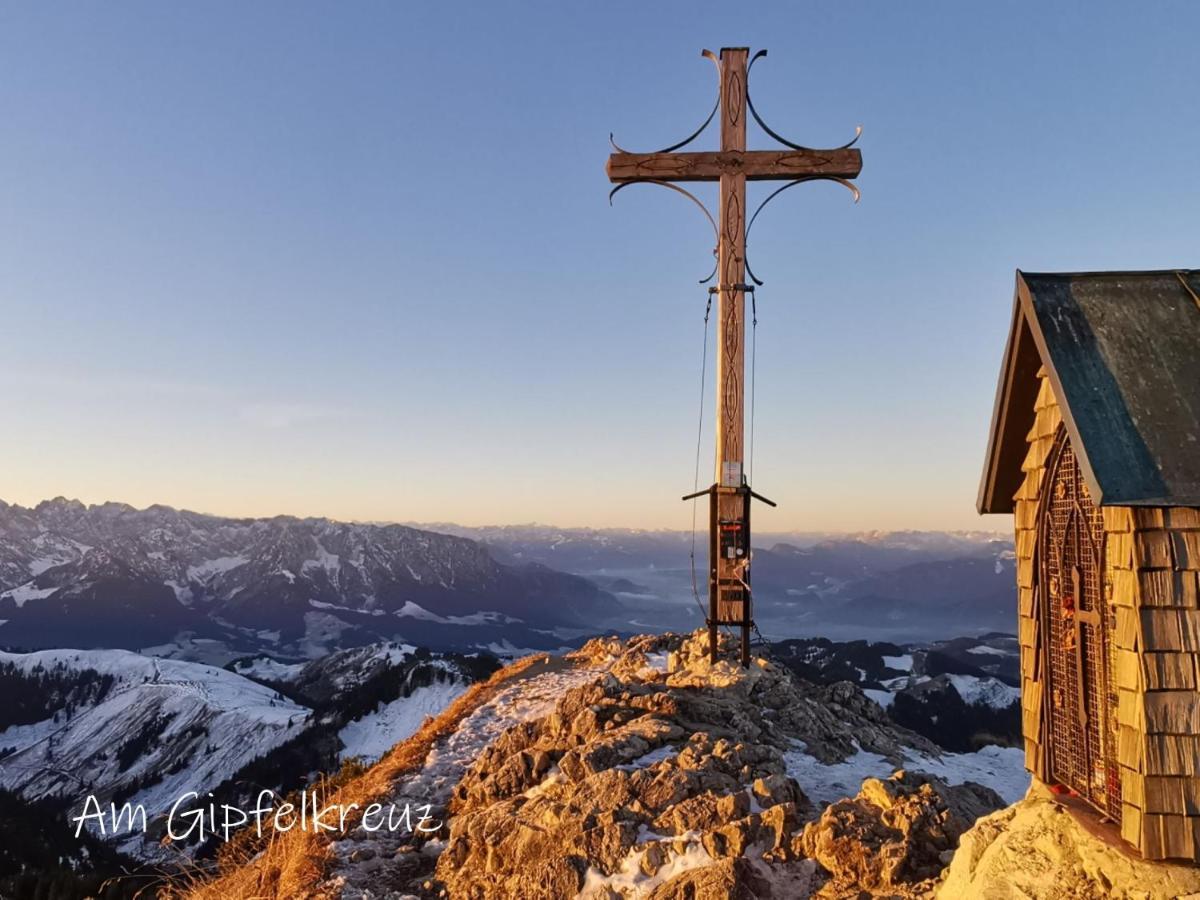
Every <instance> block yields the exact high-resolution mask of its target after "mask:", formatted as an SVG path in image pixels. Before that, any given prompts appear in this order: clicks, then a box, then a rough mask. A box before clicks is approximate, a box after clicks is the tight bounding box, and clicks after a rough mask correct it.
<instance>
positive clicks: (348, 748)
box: [338, 681, 467, 763]
mask: <svg viewBox="0 0 1200 900" xmlns="http://www.w3.org/2000/svg"><path fill="white" fill-rule="evenodd" d="M466 689H467V686H466V685H465V684H463V683H462V682H461V681H437V682H434V683H433V684H430V685H423V686H421V687H418V688H416V689H415V690H413V692H412V693H411V694H409V695H408V696H407V697H399V698H397V699H395V700H392V701H391V702H390V703H383V704H380V705H379V706H378V707H377V708H376V709H375V711H374V712H370V713H367V714H366V715H365V716H363V717H362V718H361V719H355V720H354V721H353V722H349V723H348V724H347V725H346V726H345V727H343V728H342V730H341V731H339V732H338V738H339V739H340V740H341V742H342V744H343V747H342V750H341V751H340V752H339V753H338V759H339V760H341V761H342V762H345V761H346V760H347V759H349V758H351V757H353V756H357V757H359V758H360V759H362V761H363V762H365V763H373V762H375V761H376V760H378V759H379V758H380V757H382V756H383V755H384V754H385V753H387V752H388V751H389V750H390V749H392V747H394V746H395V745H396V744H398V743H400V741H403V740H404V739H406V738H409V737H411V736H412V735H414V734H416V732H417V730H418V729H419V728H420V727H421V723H422V722H424V721H425V717H426V716H436V715H437V714H438V713H440V712H441V711H442V710H444V709H445V708H446V707H447V706H449V705H450V703H451V702H452V701H453V700H454V698H455V697H457V696H458V695H459V694H461V693H462V692H463V691H465V690H466Z"/></svg>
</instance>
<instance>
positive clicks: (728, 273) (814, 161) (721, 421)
mask: <svg viewBox="0 0 1200 900" xmlns="http://www.w3.org/2000/svg"><path fill="white" fill-rule="evenodd" d="M749 52H750V51H749V49H748V48H746V47H725V48H723V49H722V50H721V55H720V57H719V58H718V57H717V56H716V55H715V54H713V53H712V52H711V51H709V50H705V51H703V55H704V56H705V57H707V58H708V59H711V60H712V61H713V63H714V64H715V65H716V67H717V72H718V76H719V79H720V92H719V96H718V99H717V105H716V106H715V107H714V108H713V111H712V112H711V113H709V116H708V118H707V119H706V120H705V122H704V124H703V125H701V126H700V128H699V129H697V131H696V132H695V133H694V134H692V135H691V137H689V138H687V139H686V140H684V141H682V142H681V143H678V144H674V145H673V146H670V147H667V148H665V149H664V150H660V151H659V152H657V153H628V152H626V151H624V150H622V149H621V148H620V147H618V146H617V145H616V144H615V143H613V148H614V149H615V150H616V151H617V152H616V153H613V154H612V155H611V156H609V158H608V165H607V171H608V177H609V180H611V181H613V182H616V184H617V186H616V187H615V188H613V190H612V194H610V195H609V197H610V199H611V197H612V195H613V194H616V192H617V191H619V190H621V189H622V188H623V187H626V186H627V185H629V184H636V183H640V182H648V183H651V184H661V185H663V186H664V187H669V188H671V189H672V190H675V191H678V192H680V193H682V194H684V195H685V196H687V197H689V198H690V199H691V200H692V201H694V202H695V203H696V204H697V205H698V206H700V208H701V209H702V210H704V213H705V215H707V216H708V220H709V222H710V223H712V225H713V230H714V231H715V232H716V238H717V247H716V256H717V268H716V271H715V273H714V274H715V275H716V277H717V284H716V286H715V287H712V288H709V292H710V294H711V293H716V294H717V321H718V322H719V323H720V325H719V327H720V334H719V336H718V339H717V392H716V393H717V419H716V436H717V448H716V476H715V477H716V481H715V483H714V484H713V485H712V487H710V488H708V489H707V490H705V491H701V492H700V493H698V494H690V495H688V496H687V497H685V498H684V499H685V500H690V499H693V498H695V497H698V496H700V495H701V494H708V495H709V498H710V500H709V510H710V512H709V553H708V558H709V563H708V568H709V594H708V597H709V608H708V634H709V647H710V652H711V656H712V660H713V662H716V659H717V629H718V627H719V626H720V625H736V626H738V627H740V629H741V637H742V650H741V661H742V665H744V666H745V665H749V663H750V629H751V628H752V627H753V625H754V620H753V615H752V610H751V597H750V499H751V498H752V497H753V498H755V499H759V500H763V501H764V502H766V503H768V504H770V505H771V506H774V505H775V504H774V503H771V501H769V500H766V499H765V498H764V497H760V496H759V495H758V494H756V493H754V492H753V491H752V490H751V489H750V485H749V483H748V482H747V480H746V476H745V472H744V470H743V465H742V463H743V435H744V426H743V419H744V416H743V411H744V407H745V402H744V400H745V377H744V376H745V368H746V366H745V348H746V325H745V306H746V293H748V292H749V293H753V291H754V288H753V287H752V286H751V285H748V284H746V283H745V279H746V272H747V265H746V234H747V231H748V228H749V225H748V223H747V219H746V182H747V181H748V180H749V181H787V182H788V183H787V184H784V185H783V186H782V187H780V188H777V189H776V190H775V191H774V192H773V193H772V194H770V195H769V196H768V197H767V199H766V200H764V201H763V203H762V204H761V205H760V206H759V207H758V210H756V211H755V213H754V215H752V216H750V219H749V223H750V224H752V223H753V222H754V218H755V216H757V215H758V212H759V211H761V210H762V208H763V206H765V205H766V204H767V202H769V201H770V200H771V198H772V197H774V196H775V195H776V194H778V193H779V192H780V191H782V190H784V189H786V188H789V187H791V186H792V185H795V184H799V183H801V182H805V181H819V180H824V181H836V182H839V183H841V184H843V185H844V186H846V187H848V188H849V189H850V190H851V191H853V192H854V195H855V199H856V200H857V199H858V189H857V188H855V187H854V186H853V185H852V184H851V183H850V181H849V179H851V178H854V177H856V176H857V175H858V173H859V171H860V170H861V169H862V155H861V154H860V153H859V151H858V150H855V149H853V144H854V143H855V141H857V140H858V136H857V134H856V135H855V138H854V140H852V141H850V143H848V144H846V145H844V146H842V147H838V148H836V149H833V150H813V149H810V148H807V147H802V146H800V145H799V144H793V143H792V142H790V141H787V140H785V139H784V138H782V137H780V136H779V135H778V134H776V133H775V132H774V131H772V130H771V129H770V128H769V127H767V125H766V123H765V122H763V120H762V119H761V118H760V117H759V115H758V113H757V111H756V110H755V109H754V103H753V102H752V101H751V99H750V93H749V89H748V82H747V79H748V76H749V73H750V68H751V67H752V66H753V65H754V62H755V60H757V59H758V58H759V57H760V56H765V55H766V51H765V50H760V51H759V52H758V53H756V54H755V55H754V58H753V59H751V60H749V63H747V56H748V55H749ZM718 111H719V112H720V117H721V149H720V150H718V151H715V152H701V153H697V152H687V153H679V152H676V151H678V150H679V149H680V148H681V147H684V146H686V145H687V144H689V143H691V142H692V141H693V140H694V139H695V138H696V137H698V136H699V135H700V133H701V132H702V131H704V129H705V128H707V127H708V124H709V123H710V122H711V121H712V119H713V116H715V115H716V114H717V113H718ZM747 113H749V114H750V115H751V116H753V117H754V120H755V121H756V122H757V123H758V124H759V125H760V126H761V127H762V129H763V131H765V132H766V133H767V134H768V135H770V136H771V137H772V138H774V139H775V140H777V141H779V143H781V144H783V145H784V147H785V148H786V149H783V150H747V149H746V116H747ZM859 133H861V129H859ZM610 140H611V138H610ZM683 181H718V182H720V205H719V207H718V213H717V219H716V220H714V219H713V217H712V215H711V214H710V213H709V212H708V210H707V209H706V208H705V207H704V204H703V203H701V202H700V201H699V200H697V199H696V197H694V196H693V195H691V194H690V193H688V192H687V191H685V190H684V189H683V188H681V187H679V186H678V185H677V184H675V182H683ZM718 222H719V223H720V224H719V226H718ZM750 275H751V278H752V279H753V280H754V281H755V283H756V284H761V283H762V282H760V281H758V280H757V279H755V278H754V275H753V272H751V273H750ZM711 277H712V276H710V278H711ZM707 280H708V279H705V281H707Z"/></svg>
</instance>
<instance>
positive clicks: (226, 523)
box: [0, 498, 619, 663]
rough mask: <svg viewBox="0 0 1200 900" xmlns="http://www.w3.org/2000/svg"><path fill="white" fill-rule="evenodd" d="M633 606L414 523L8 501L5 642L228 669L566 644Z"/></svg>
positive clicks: (4, 511) (1, 509) (0, 627)
mask: <svg viewBox="0 0 1200 900" xmlns="http://www.w3.org/2000/svg"><path fill="white" fill-rule="evenodd" d="M618 608H619V604H618V603H617V602H616V601H615V600H614V598H613V597H612V596H611V595H609V594H607V593H605V592H604V591H602V590H600V589H598V588H597V587H596V586H595V585H594V584H592V583H591V582H589V581H587V580H586V579H584V578H581V577H578V576H574V575H568V574H565V573H563V572H559V571H555V570H554V569H551V568H548V567H546V566H544V565H541V564H538V563H517V564H509V563H502V562H499V561H497V560H496V559H495V558H494V557H493V556H492V555H491V554H490V553H489V551H488V550H487V549H486V548H485V547H484V546H482V545H481V544H479V543H478V542H476V541H473V540H470V539H466V538H462V537H456V536H452V535H445V534H438V533H435V532H430V531H423V530H420V529H415V528H409V527H405V526H401V525H370V524H352V523H344V522H335V521H331V520H329V519H321V518H309V519H297V518H292V517H288V516H278V517H275V518H271V519H231V518H222V517H218V516H211V515H202V514H199V513H193V512H187V511H181V510H176V509H172V508H170V507H167V506H151V507H149V508H147V509H144V510H138V509H134V508H133V507H131V506H127V505H125V504H120V503H105V504H100V505H93V506H85V505H83V504H82V503H79V502H78V501H74V500H65V499H62V498H58V499H55V500H49V501H45V502H43V503H40V504H38V505H37V506H36V507H33V508H32V509H30V508H26V507H21V506H15V505H8V504H5V503H3V502H2V501H0V623H2V624H0V646H5V647H9V648H13V649H22V650H31V649H40V648H52V647H84V648H94V647H118V648H127V649H145V648H154V649H155V652H156V653H157V655H166V656H179V657H187V658H193V659H203V660H206V661H214V662H219V663H223V662H225V661H227V660H228V659H230V658H233V657H235V656H239V655H244V654H246V653H252V652H254V651H256V650H259V649H264V648H267V649H270V650H271V651H272V652H274V653H291V654H292V655H294V656H296V657H299V658H313V657H316V656H319V655H322V654H324V653H326V652H328V651H329V650H331V649H335V648H336V647H345V646H352V645H359V644H365V643H370V642H374V641H378V640H380V639H402V640H406V641H409V642H411V643H415V644H420V645H423V646H430V647H445V648H458V649H469V648H472V647H480V648H488V647H491V648H492V649H500V650H503V649H504V648H505V647H509V648H511V647H534V648H556V647H559V646H561V645H562V643H563V641H562V633H565V632H562V633H560V632H559V631H556V629H572V628H578V627H580V626H586V625H589V624H594V623H596V622H597V621H599V620H601V619H603V618H605V617H608V616H611V615H612V614H613V612H614V610H616V609H618Z"/></svg>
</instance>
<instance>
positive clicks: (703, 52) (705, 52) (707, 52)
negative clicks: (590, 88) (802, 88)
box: [608, 50, 748, 196]
mask: <svg viewBox="0 0 1200 900" xmlns="http://www.w3.org/2000/svg"><path fill="white" fill-rule="evenodd" d="M700 55H701V56H703V57H705V58H706V59H710V60H712V64H713V65H714V66H716V67H717V99H716V102H715V103H713V108H712V112H710V113H709V114H708V118H707V119H705V120H704V121H703V122H702V123H701V125H700V127H699V128H697V129H696V130H695V131H693V132H692V133H691V134H689V135H688V136H687V137H685V138H684V139H683V140H682V141H680V142H679V143H678V144H672V145H671V146H670V147H663V148H662V149H661V150H653V151H651V152H652V153H672V152H674V151H676V150H678V149H679V148H680V147H686V146H687V145H688V144H690V143H691V142H692V141H694V140H695V139H696V138H698V137H700V135H701V134H703V133H704V129H705V128H707V127H708V126H709V125H710V124H711V123H712V120H713V117H714V116H716V114H717V110H719V109H720V108H721V61H720V60H719V59H717V55H716V54H715V53H713V52H712V51H711V50H701V51H700ZM747 71H748V70H747ZM608 142H609V143H610V144H612V147H613V149H614V150H616V151H617V152H618V153H632V152H633V151H632V150H626V149H625V148H624V147H622V146H621V145H620V144H618V143H617V142H616V141H615V140H613V134H612V132H611V131H610V132H609V133H608ZM609 196H611V194H610V195H609Z"/></svg>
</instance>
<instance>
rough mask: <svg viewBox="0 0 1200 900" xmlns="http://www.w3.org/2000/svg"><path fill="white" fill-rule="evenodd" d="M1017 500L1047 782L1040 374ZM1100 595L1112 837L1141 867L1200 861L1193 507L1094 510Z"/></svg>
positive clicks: (1024, 697) (1035, 722)
mask: <svg viewBox="0 0 1200 900" xmlns="http://www.w3.org/2000/svg"><path fill="white" fill-rule="evenodd" d="M1038 378H1039V380H1040V384H1039V389H1038V394H1037V401H1036V415H1035V419H1034V425H1033V428H1032V429H1031V430H1030V431H1029V434H1028V436H1027V443H1028V452H1027V454H1026V457H1025V461H1024V464H1023V465H1022V469H1023V470H1024V473H1025V478H1024V481H1023V482H1022V485H1021V488H1020V489H1019V490H1018V491H1017V493H1016V495H1015V499H1016V508H1015V523H1014V524H1015V531H1016V533H1015V540H1016V555H1017V589H1018V628H1019V635H1020V643H1021V705H1022V713H1023V722H1022V726H1023V727H1022V730H1023V733H1024V738H1025V766H1026V768H1028V769H1029V771H1030V772H1032V773H1033V774H1034V775H1035V776H1036V777H1038V778H1039V779H1042V780H1046V778H1047V775H1048V773H1047V772H1046V756H1047V754H1046V752H1045V746H1044V745H1045V741H1046V740H1048V739H1049V733H1048V730H1047V726H1046V716H1045V715H1044V710H1043V699H1044V696H1045V694H1046V693H1047V692H1046V691H1044V688H1045V680H1046V674H1045V672H1043V671H1042V666H1043V659H1042V656H1043V652H1042V644H1041V642H1042V640H1043V635H1042V634H1041V633H1040V623H1041V610H1040V609H1039V608H1038V604H1039V602H1040V600H1039V597H1038V595H1037V591H1036V589H1035V580H1036V570H1035V566H1036V565H1037V561H1036V555H1037V554H1036V549H1037V525H1038V503H1039V500H1040V498H1041V489H1042V486H1043V484H1044V482H1045V478H1046V463H1047V461H1048V457H1049V455H1050V451H1051V449H1052V447H1053V444H1054V437H1055V434H1056V433H1057V431H1058V428H1059V425H1060V424H1061V423H1062V414H1061V411H1060V410H1059V407H1058V404H1057V402H1056V400H1055V397H1054V393H1053V390H1052V388H1051V386H1050V382H1049V380H1048V379H1047V378H1046V373H1045V370H1042V371H1040V372H1039V373H1038ZM1102 512H1103V515H1104V530H1105V592H1106V595H1107V599H1108V602H1110V603H1111V604H1113V605H1114V607H1115V611H1116V617H1115V618H1116V629H1115V633H1114V634H1113V635H1111V640H1112V642H1113V677H1114V679H1115V680H1116V686H1117V689H1118V703H1117V710H1116V721H1117V729H1118V730H1117V756H1118V759H1119V761H1120V765H1121V796H1122V813H1121V834H1122V836H1123V837H1124V838H1125V840H1127V841H1129V842H1130V843H1131V844H1133V845H1134V846H1135V847H1137V848H1138V850H1139V851H1140V852H1141V853H1142V855H1143V856H1144V857H1146V858H1147V859H1165V858H1183V859H1193V860H1200V510H1197V509H1178V508H1170V509H1163V508H1152V507H1113V506H1108V507H1103V508H1102Z"/></svg>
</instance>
